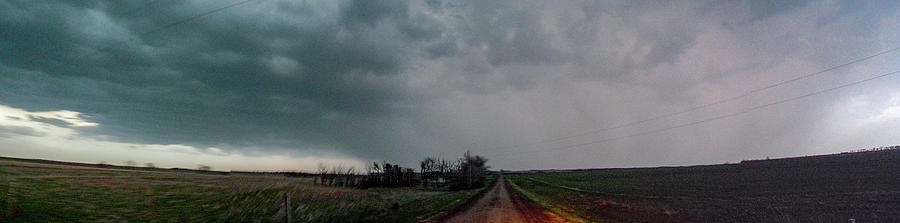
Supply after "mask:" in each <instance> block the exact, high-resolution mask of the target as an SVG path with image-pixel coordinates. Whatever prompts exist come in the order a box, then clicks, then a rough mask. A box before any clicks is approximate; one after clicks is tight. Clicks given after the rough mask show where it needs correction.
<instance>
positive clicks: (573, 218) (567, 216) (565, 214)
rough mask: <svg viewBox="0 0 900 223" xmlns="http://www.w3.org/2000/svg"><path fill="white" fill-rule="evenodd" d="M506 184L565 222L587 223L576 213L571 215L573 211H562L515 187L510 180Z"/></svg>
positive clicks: (548, 202)
mask: <svg viewBox="0 0 900 223" xmlns="http://www.w3.org/2000/svg"><path fill="white" fill-rule="evenodd" d="M506 183H508V184H509V185H510V186H511V187H512V188H513V189H514V190H516V191H518V192H519V193H521V194H522V195H525V197H526V198H528V200H531V201H532V202H534V203H536V204H538V205H539V206H541V207H542V208H544V209H547V210H550V211H551V212H553V213H555V214H557V215H559V216H562V217H563V218H565V219H566V220H568V221H570V222H587V220H585V219H584V218H582V217H581V216H578V215H577V213H573V212H576V211H574V210H572V209H568V211H567V210H563V209H562V208H561V207H562V206H560V205H554V204H553V203H552V202H550V201H548V200H546V199H543V198H541V197H539V196H538V195H535V194H533V193H531V192H529V191H527V190H523V189H522V188H521V187H519V185H516V183H515V182H513V181H512V180H507V181H506Z"/></svg>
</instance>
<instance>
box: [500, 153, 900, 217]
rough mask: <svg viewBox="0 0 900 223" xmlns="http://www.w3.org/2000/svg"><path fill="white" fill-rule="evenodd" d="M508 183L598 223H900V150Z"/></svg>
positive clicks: (520, 178) (524, 177)
mask: <svg viewBox="0 0 900 223" xmlns="http://www.w3.org/2000/svg"><path fill="white" fill-rule="evenodd" d="M507 178H508V179H509V180H510V181H511V182H513V183H514V184H516V185H517V186H518V187H519V188H521V190H524V191H526V192H527V193H530V194H532V195H534V197H535V199H536V200H538V201H539V202H542V203H545V204H549V205H551V206H555V207H557V208H558V209H560V210H564V211H566V212H570V213H572V214H575V215H578V216H582V217H584V218H586V219H591V220H593V221H611V222H848V220H849V219H851V218H852V219H856V220H857V221H858V222H897V221H900V151H897V150H893V151H879V152H866V153H857V154H841V155H830V156H816V157H805V158H792V159H778V160H763V161H751V162H743V163H741V164H730V165H711V166H694V167H673V168H635V169H603V170H585V171H568V172H552V173H551V172H547V173H530V174H512V175H508V176H507Z"/></svg>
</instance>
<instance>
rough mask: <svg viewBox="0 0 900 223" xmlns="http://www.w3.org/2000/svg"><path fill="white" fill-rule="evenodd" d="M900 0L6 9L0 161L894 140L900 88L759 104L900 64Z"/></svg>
mask: <svg viewBox="0 0 900 223" xmlns="http://www.w3.org/2000/svg"><path fill="white" fill-rule="evenodd" d="M897 4H898V2H897V1H778V0H772V1H766V0H763V1H758V0H754V1H697V0H691V1H440V0H425V1H405V0H400V1H365V0H360V1H279V0H255V1H248V2H243V1H192V0H155V1H138V0H128V1H95V0H75V1H30V0H21V1H19V0H12V1H0V17H2V18H0V156H12V157H26V158H42V159H54V160H67V161H79V162H91V163H96V162H107V163H113V164H122V163H123V162H124V161H126V160H134V161H136V162H138V163H155V164H156V166H162V167H189V168H192V167H196V166H197V165H200V164H203V165H210V166H213V168H215V169H220V170H229V169H239V170H312V169H314V168H315V166H316V165H318V164H319V163H323V164H329V165H337V164H342V165H348V166H358V165H365V163H370V162H372V161H381V160H387V161H394V162H399V163H401V164H403V165H406V166H418V165H417V164H416V163H417V161H418V160H420V159H422V158H423V157H426V156H440V157H444V158H456V157H458V156H459V155H461V154H462V153H464V152H465V151H471V152H472V153H474V154H478V155H483V156H486V157H487V158H488V159H490V161H489V163H488V164H489V165H490V166H492V167H493V168H494V169H549V168H598V167H632V166H666V165H694V164H716V163H725V162H739V161H741V160H744V159H759V158H765V157H785V156H801V155H809V154H823V153H834V152H841V151H849V150H855V149H862V148H870V147H874V146H884V145H895V144H900V141H898V139H900V138H898V136H900V74H898V75H889V76H885V77H882V78H878V79H874V80H871V81H867V82H863V83H859V84H854V85H851V86H847V87H844V88H840V89H837V90H833V91H827V92H823V93H820V94H819V93H817V94H815V95H812V96H810V97H804V98H801V99H798V100H791V101H787V102H785V103H779V104H774V105H771V106H765V107H759V106H761V105H766V104H769V103H772V102H777V101H780V100H785V99H790V98H793V97H797V96H802V95H806V94H810V93H815V92H818V91H822V90H825V89H829V88H833V87H837V86H841V85H844V84H847V83H853V82H855V81H859V80H864V79H867V78H870V77H873V76H876V75H880V74H885V73H889V72H892V71H896V70H900V60H898V59H900V51H896V52H895V51H889V50H891V49H895V48H897V47H900V10H898V8H897ZM885 51H889V52H888V53H883V54H880V55H878V56H876V57H872V58H868V59H865V60H860V59H863V58H866V57H868V56H871V55H876V54H879V53H880V52H885ZM851 61H859V62H855V63H852V64H849V65H846V66H840V67H838V68H837V69H831V70H829V71H827V72H823V73H818V74H816V72H818V71H822V70H827V69H829V68H831V67H835V66H839V65H841V64H845V63H848V62H851ZM809 74H815V75H809ZM804 75H808V76H805V78H802V79H798V80H796V81H791V82H788V83H786V84H781V85H777V86H774V87H770V88H769V87H767V86H772V85H773V84H777V83H780V82H784V81H788V80H792V79H795V78H797V77H804ZM762 88H765V89H764V90H759V91H756V89H762ZM748 93H750V94H748ZM745 94H748V95H746V96H741V95H745ZM739 96H740V97H739ZM735 97H738V98H736V99H734V100H730V99H729V98H735ZM723 100H724V102H721V101H723ZM718 102H721V103H718ZM711 103H712V104H713V105H710V104H711ZM698 106H700V107H702V108H700V109H693V110H691V111H689V112H680V111H685V110H689V109H691V108H696V107H698ZM750 109H752V110H750ZM743 111H748V112H743ZM679 112H680V113H679ZM673 113H678V114H676V115H667V114H673ZM727 114H737V115H735V116H732V117H727V118H721V119H716V120H709V121H704V120H708V119H710V118H714V117H717V116H722V115H727ZM660 116H665V117H662V118H655V117H660ZM648 119H651V120H650V121H642V120H648ZM698 121H700V122H698ZM690 123H696V124H690ZM616 126H620V127H616ZM611 127H616V128H615V129H612V130H608V131H599V130H602V129H606V128H611ZM657 130H659V131H657ZM644 133H647V134H644ZM561 138H564V139H561ZM555 139H560V140H555ZM571 145H580V146H574V147H573V146H571Z"/></svg>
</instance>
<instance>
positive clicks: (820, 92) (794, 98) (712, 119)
mask: <svg viewBox="0 0 900 223" xmlns="http://www.w3.org/2000/svg"><path fill="white" fill-rule="evenodd" d="M897 73H900V70H898V71H893V72H888V73H884V74H881V75H876V76H873V77H869V78H866V79H863V80H858V81H854V82H850V83H846V84H843V85H839V86H835V87H831V88H827V89H824V90H819V91H816V92H812V93H808V94H804V95H800V96H796V97H792V98H788V99H782V100H779V101H775V102H772V103H768V104H763V105H757V106H754V107H750V108H747V109H745V110H742V111H739V112H734V113H729V114H726V115H720V116H716V117H712V118H708V119H703V120H699V121H694V122H690V123H686V124H681V125H675V126H670V127H666V128H661V129H654V130H650V131H645V132H639V133H635V134H631V135H626V136H620V137H612V138H606V139H601V140H597V141H591V142H586V143H579V144H574V145H568V146H563V147H556V148H550V149H546V150H548V151H550V150H553V151H559V150H568V149H574V148H578V147H581V146H586V145H591V144H597V143H603V142H608V141H613V140H618V139H624V138H631V137H636V136H642V135H649V134H654V133H659V132H664V131H668V130H672V129H678V128H683V127H688V126H693V125H697V124H701V123H706V122H711V121H715V120H719V119H724V118H729V117H734V116H738V115H742V114H746V113H750V112H752V111H755V110H759V109H762V108H766V107H770V106H773V105H778V104H783V103H786V102H790V101H795V100H800V99H803V98H807V97H811V96H815V95H819V94H822V93H825V92H829V91H834V90H838V89H841V88H845V87H849V86H853V85H857V84H861V83H864V82H868V81H872V80H875V79H879V78H883V77H887V76H890V75H894V74H897ZM542 150H544V149H535V150H526V151H518V152H512V153H507V154H509V155H519V154H524V153H530V152H540V151H542Z"/></svg>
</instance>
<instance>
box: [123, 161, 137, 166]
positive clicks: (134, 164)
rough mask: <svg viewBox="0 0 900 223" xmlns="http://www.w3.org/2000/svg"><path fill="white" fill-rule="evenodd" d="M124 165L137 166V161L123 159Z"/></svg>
mask: <svg viewBox="0 0 900 223" xmlns="http://www.w3.org/2000/svg"><path fill="white" fill-rule="evenodd" d="M125 166H137V162H135V161H134V160H129V161H125Z"/></svg>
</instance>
